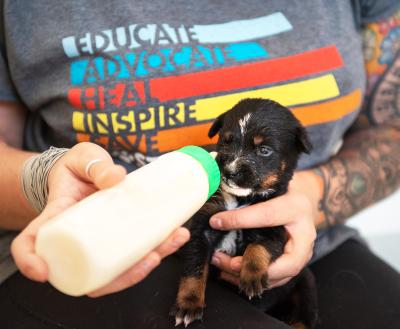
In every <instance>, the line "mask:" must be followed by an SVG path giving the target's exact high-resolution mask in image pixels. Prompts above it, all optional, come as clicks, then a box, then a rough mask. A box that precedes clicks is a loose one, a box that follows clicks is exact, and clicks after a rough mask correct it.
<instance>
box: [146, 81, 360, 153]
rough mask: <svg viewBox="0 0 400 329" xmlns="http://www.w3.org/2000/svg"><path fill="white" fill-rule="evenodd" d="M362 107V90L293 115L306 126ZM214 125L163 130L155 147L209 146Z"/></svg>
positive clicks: (301, 109) (337, 118) (215, 138)
mask: <svg viewBox="0 0 400 329" xmlns="http://www.w3.org/2000/svg"><path fill="white" fill-rule="evenodd" d="M360 105H361V90H360V89H357V90H355V91H353V92H352V93H350V94H348V95H346V96H343V97H340V98H337V99H335V100H332V101H329V102H324V103H321V104H316V105H310V106H302V107H297V108H293V109H292V111H293V114H294V115H295V116H296V117H297V118H298V119H299V120H300V121H301V123H302V124H303V125H305V126H312V125H316V124H322V123H326V122H332V121H336V120H339V119H341V118H343V117H344V116H346V115H348V114H350V113H352V112H353V111H355V110H356V109H358V108H359V106H360ZM211 124H212V123H205V124H199V125H195V126H189V127H181V128H175V129H168V130H161V131H159V132H158V133H157V135H156V136H155V137H154V139H153V140H154V141H155V142H156V145H155V147H156V148H157V149H158V150H159V151H160V152H161V153H164V152H168V151H172V150H175V149H178V148H180V147H183V146H186V145H199V146H201V145H208V144H215V143H216V142H217V136H215V137H214V138H212V139H210V138H208V136H207V134H208V130H209V129H210V127H211Z"/></svg>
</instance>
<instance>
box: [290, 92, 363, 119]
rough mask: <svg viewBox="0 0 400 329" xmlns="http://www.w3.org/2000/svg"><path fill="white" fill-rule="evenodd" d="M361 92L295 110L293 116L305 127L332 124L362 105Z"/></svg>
mask: <svg viewBox="0 0 400 329" xmlns="http://www.w3.org/2000/svg"><path fill="white" fill-rule="evenodd" d="M361 97H362V96H361V90H360V89H356V90H355V91H353V92H352V93H350V94H348V95H346V96H343V97H340V98H337V99H335V100H332V101H329V102H324V103H321V104H316V105H310V106H302V107H297V108H293V109H292V111H293V114H294V115H295V116H296V117H297V118H298V119H299V120H300V122H301V123H302V124H303V125H305V126H312V125H317V124H322V123H326V122H332V121H336V120H339V119H341V118H343V117H344V116H346V115H348V114H350V113H352V112H353V111H355V110H357V109H358V108H359V107H360V105H361Z"/></svg>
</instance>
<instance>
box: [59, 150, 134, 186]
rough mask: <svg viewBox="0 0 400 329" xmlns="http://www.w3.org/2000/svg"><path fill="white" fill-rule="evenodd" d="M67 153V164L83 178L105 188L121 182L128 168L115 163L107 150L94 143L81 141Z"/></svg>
mask: <svg viewBox="0 0 400 329" xmlns="http://www.w3.org/2000/svg"><path fill="white" fill-rule="evenodd" d="M70 152H71V153H69V154H68V153H67V159H66V160H65V161H66V165H67V167H68V168H69V169H70V170H71V171H72V172H73V173H75V174H76V175H78V176H79V177H81V178H82V179H84V180H86V181H89V182H92V183H93V184H94V185H95V186H96V187H97V188H99V189H104V188H108V187H111V186H114V185H115V184H117V183H119V182H121V181H122V180H123V179H124V178H125V176H126V169H125V168H124V167H122V166H120V165H116V164H114V162H113V160H112V158H111V156H110V155H109V154H108V153H107V151H106V150H104V149H103V148H101V147H100V146H98V145H95V144H92V143H80V144H78V145H76V146H75V147H74V148H73V149H71V150H70Z"/></svg>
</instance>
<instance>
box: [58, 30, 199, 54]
mask: <svg viewBox="0 0 400 329" xmlns="http://www.w3.org/2000/svg"><path fill="white" fill-rule="evenodd" d="M196 41H197V38H196V34H195V32H194V31H193V30H192V28H190V27H186V26H184V25H181V26H179V27H173V26H171V25H169V24H147V25H146V24H132V25H129V26H128V27H118V28H116V29H114V30H105V31H101V32H97V33H86V34H85V35H83V36H81V37H75V36H70V37H66V38H64V39H63V40H62V44H63V47H64V51H65V54H66V55H67V56H68V57H78V56H82V55H84V54H94V53H101V52H110V51H116V50H117V49H118V48H122V47H123V48H126V47H127V48H129V49H134V48H139V47H144V46H160V45H162V46H165V45H174V44H188V43H193V42H196Z"/></svg>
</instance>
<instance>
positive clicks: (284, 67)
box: [149, 46, 343, 101]
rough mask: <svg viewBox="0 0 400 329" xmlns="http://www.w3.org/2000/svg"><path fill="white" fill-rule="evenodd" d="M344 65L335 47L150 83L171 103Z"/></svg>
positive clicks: (152, 90)
mask: <svg viewBox="0 0 400 329" xmlns="http://www.w3.org/2000/svg"><path fill="white" fill-rule="evenodd" d="M342 65H343V61H342V58H341V57H340V54H339V52H338V51H337V49H336V47H335V46H328V47H325V48H320V49H315V50H311V51H307V52H304V53H301V54H297V55H292V56H288V57H282V58H277V59H272V60H266V61H262V62H257V63H249V64H244V65H240V66H233V67H227V68H222V69H217V70H210V71H203V72H196V73H190V74H185V75H180V76H172V77H163V78H156V79H152V80H150V81H149V84H150V94H151V96H152V98H156V99H158V100H159V101H168V100H174V99H180V98H188V97H193V96H200V95H207V94H212V93H216V92H224V91H229V90H235V89H244V88H250V87H255V86H260V85H266V84H270V83H275V82H280V81H285V80H290V79H295V78H299V77H304V76H306V75H309V74H315V73H320V72H324V71H327V70H333V69H336V68H338V67H341V66H342Z"/></svg>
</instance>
